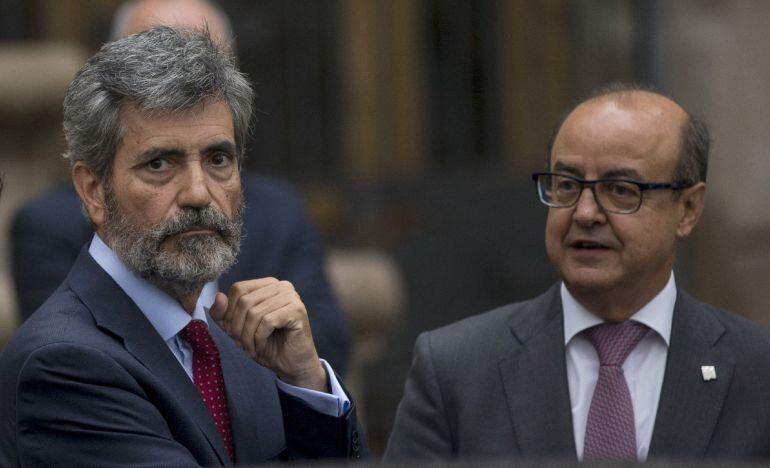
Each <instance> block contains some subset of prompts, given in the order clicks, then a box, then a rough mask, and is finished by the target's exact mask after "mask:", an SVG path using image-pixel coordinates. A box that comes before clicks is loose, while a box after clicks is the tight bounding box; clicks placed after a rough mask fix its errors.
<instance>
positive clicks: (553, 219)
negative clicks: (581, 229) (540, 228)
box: [545, 209, 570, 258]
mask: <svg viewBox="0 0 770 468" xmlns="http://www.w3.org/2000/svg"><path fill="white" fill-rule="evenodd" d="M562 211H565V210H562ZM569 225H570V217H569V215H567V214H566V213H564V212H554V210H553V209H551V210H549V212H548V218H547V220H546V223H545V247H546V250H547V252H548V255H549V256H550V257H552V258H553V257H555V256H558V254H559V252H561V250H562V240H563V239H564V236H565V235H566V233H567V231H568V229H569Z"/></svg>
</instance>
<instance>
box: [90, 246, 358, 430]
mask: <svg viewBox="0 0 770 468" xmlns="http://www.w3.org/2000/svg"><path fill="white" fill-rule="evenodd" d="M88 253H90V254H91V256H92V257H93V258H94V260H95V261H96V263H98V264H99V266H101V267H102V269H104V271H105V272H107V274H108V275H110V277H112V279H113V280H115V282H116V283H117V284H118V286H120V288H121V289H122V290H123V291H124V292H125V293H126V294H127V295H128V297H130V298H131V300H132V301H134V303H135V304H136V305H137V306H138V307H139V310H141V311H142V313H143V314H144V315H145V317H147V320H149V321H150V323H151V324H152V326H153V328H155V330H156V331H157V332H158V334H159V335H160V336H161V338H163V340H164V341H165V342H166V344H167V345H168V348H169V349H170V350H171V352H172V353H173V354H174V357H176V359H177V360H178V361H179V364H181V366H182V367H183V368H184V370H185V372H187V375H188V376H189V377H190V380H192V379H193V364H192V363H193V360H192V348H190V345H189V344H187V342H186V341H185V340H183V339H182V338H181V337H180V336H179V332H181V331H182V329H183V328H184V327H186V326H187V324H188V323H189V322H190V321H191V320H202V321H204V322H205V323H206V324H207V325H208V316H207V312H208V310H209V309H210V308H211V306H212V304H214V298H215V297H216V294H217V285H216V283H215V282H211V283H207V284H206V285H205V286H204V287H203V290H202V291H201V295H200V297H198V301H197V302H196V304H195V310H194V311H193V314H192V317H191V316H190V314H188V313H187V311H185V310H184V308H182V306H181V305H180V304H179V302H177V301H176V300H175V299H174V298H172V297H171V296H169V295H168V294H166V293H165V292H163V291H161V290H160V289H158V288H157V287H156V286H155V285H153V284H151V283H149V282H147V281H146V280H144V279H142V278H141V277H139V276H137V275H135V274H134V273H132V272H131V271H130V270H129V269H128V267H126V265H125V264H124V263H123V261H122V260H120V258H119V257H118V256H117V254H116V253H115V252H114V251H113V250H112V249H111V248H110V247H109V246H107V244H105V243H104V241H102V239H101V238H100V237H99V235H98V234H94V237H93V239H92V240H91V246H90V247H89V249H88ZM321 363H322V364H323V365H324V367H325V368H326V373H327V375H328V376H329V386H330V388H331V391H332V393H331V394H328V393H324V392H318V391H315V390H310V389H306V388H300V387H295V386H293V385H289V384H287V383H285V382H282V381H281V380H280V379H278V378H276V379H275V382H276V385H277V386H278V388H279V389H280V390H281V391H283V392H285V393H288V394H289V395H292V396H294V397H296V398H299V399H300V400H302V401H303V402H304V403H305V404H307V405H308V406H309V407H311V408H312V409H314V410H316V411H318V412H320V413H323V414H326V415H329V416H335V417H337V416H341V415H343V414H345V412H347V410H348V408H349V407H350V400H349V399H348V397H347V395H345V392H344V391H343V390H342V386H341V385H340V383H339V381H338V380H337V377H336V376H335V374H334V371H333V370H332V368H331V366H330V365H329V363H327V362H326V361H325V360H323V359H321Z"/></svg>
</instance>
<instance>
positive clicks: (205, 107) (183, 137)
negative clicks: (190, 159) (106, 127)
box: [118, 100, 235, 150]
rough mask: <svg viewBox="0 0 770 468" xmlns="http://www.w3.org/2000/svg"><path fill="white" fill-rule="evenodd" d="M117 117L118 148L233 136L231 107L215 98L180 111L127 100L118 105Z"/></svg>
mask: <svg viewBox="0 0 770 468" xmlns="http://www.w3.org/2000/svg"><path fill="white" fill-rule="evenodd" d="M119 118H120V124H121V129H122V138H121V143H120V145H119V147H118V150H120V149H121V148H126V147H137V146H146V145H152V144H160V145H162V144H164V143H169V144H172V143H173V144H175V145H180V144H181V145H183V146H187V147H194V146H196V145H198V144H201V143H205V142H206V141H207V140H211V139H217V138H219V139H225V140H229V141H231V142H234V139H235V137H234V130H233V120H232V115H231V114H230V108H229V107H228V105H227V104H226V103H224V102H223V101H218V100H208V101H204V102H202V103H201V104H199V105H197V106H195V107H191V108H189V109H183V110H181V111H166V110H160V111H151V112H148V111H143V110H140V109H139V108H138V107H137V106H136V104H134V103H133V102H130V101H129V102H125V103H123V104H121V107H120V111H119Z"/></svg>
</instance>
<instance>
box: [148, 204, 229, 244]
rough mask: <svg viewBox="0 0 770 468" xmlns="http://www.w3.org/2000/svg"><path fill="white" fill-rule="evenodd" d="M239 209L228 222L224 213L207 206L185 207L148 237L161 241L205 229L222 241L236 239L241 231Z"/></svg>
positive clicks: (160, 224)
mask: <svg viewBox="0 0 770 468" xmlns="http://www.w3.org/2000/svg"><path fill="white" fill-rule="evenodd" d="M240 211H241V210H240V209H239V210H238V213H236V216H235V220H230V219H229V218H228V217H227V216H225V214H224V213H222V212H221V211H219V210H217V209H216V208H213V207H211V206H207V207H204V208H191V207H187V208H184V209H182V210H181V211H179V212H178V213H177V214H176V215H175V216H174V217H173V218H171V219H169V220H166V221H163V222H161V223H159V224H158V225H157V226H155V227H154V228H153V229H151V230H150V232H149V233H148V234H149V237H151V238H152V239H154V240H157V241H163V240H165V239H166V238H168V237H171V236H174V235H177V234H181V233H184V232H187V231H190V230H193V229H206V230H211V231H214V232H216V233H217V234H219V235H220V236H221V237H222V238H223V239H224V240H230V239H233V238H236V237H237V236H238V235H239V234H240V231H241V222H240V219H241V216H240Z"/></svg>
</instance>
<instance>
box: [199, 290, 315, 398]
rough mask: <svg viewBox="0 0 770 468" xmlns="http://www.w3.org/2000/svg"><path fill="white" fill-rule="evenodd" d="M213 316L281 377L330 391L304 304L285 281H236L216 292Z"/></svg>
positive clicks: (255, 356) (293, 382)
mask: <svg viewBox="0 0 770 468" xmlns="http://www.w3.org/2000/svg"><path fill="white" fill-rule="evenodd" d="M209 313H210V314H211V318H212V319H214V320H215V321H216V322H217V323H218V324H219V326H220V327H222V328H223V329H224V330H225V331H226V332H227V333H228V334H229V335H230V337H231V338H232V339H233V340H235V342H236V343H238V345H239V346H240V347H241V348H242V349H243V350H244V351H245V352H246V353H248V354H249V355H250V356H251V357H252V358H253V359H254V360H255V361H257V362H258V363H259V364H261V365H263V366H265V367H267V368H268V369H271V370H272V371H273V372H275V373H276V375H278V378H280V379H281V380H282V381H284V382H286V383H288V384H290V385H294V386H297V387H304V388H309V389H312V390H317V391H320V392H327V393H328V391H329V389H328V385H327V378H326V370H325V369H324V367H323V365H321V361H320V360H319V359H318V353H317V352H316V349H315V343H313V335H312V334H311V332H310V322H309V320H308V317H307V310H306V309H305V304H303V303H302V300H301V299H300V297H299V294H297V291H295V290H294V286H293V285H292V284H291V283H289V282H288V281H279V280H277V279H275V278H260V279H255V280H249V281H240V282H237V283H235V284H233V286H232V287H231V288H230V291H229V292H228V293H227V295H225V294H223V293H221V292H220V293H217V297H216V299H215V300H214V305H213V306H212V307H211V310H210V311H209Z"/></svg>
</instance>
